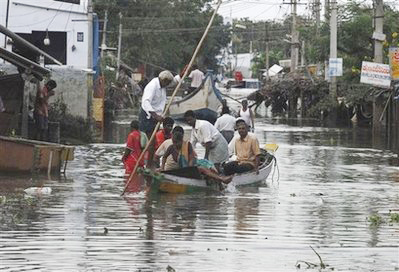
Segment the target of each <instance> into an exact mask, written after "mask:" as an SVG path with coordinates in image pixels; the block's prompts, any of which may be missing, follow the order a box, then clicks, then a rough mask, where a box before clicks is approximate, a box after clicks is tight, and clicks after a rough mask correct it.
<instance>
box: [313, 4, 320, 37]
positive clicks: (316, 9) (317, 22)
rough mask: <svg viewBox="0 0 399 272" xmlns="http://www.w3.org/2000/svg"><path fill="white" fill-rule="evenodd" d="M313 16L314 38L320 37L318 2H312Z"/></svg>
mask: <svg viewBox="0 0 399 272" xmlns="http://www.w3.org/2000/svg"><path fill="white" fill-rule="evenodd" d="M314 15H315V17H316V36H317V37H319V35H320V0H314Z"/></svg>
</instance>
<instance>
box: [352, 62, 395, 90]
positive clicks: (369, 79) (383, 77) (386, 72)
mask: <svg viewBox="0 0 399 272" xmlns="http://www.w3.org/2000/svg"><path fill="white" fill-rule="evenodd" d="M360 82H361V83H366V84H371V85H375V86H380V87H390V86H391V70H390V68H389V65H388V64H382V63H376V62H368V61H363V62H362V73H361V75H360Z"/></svg>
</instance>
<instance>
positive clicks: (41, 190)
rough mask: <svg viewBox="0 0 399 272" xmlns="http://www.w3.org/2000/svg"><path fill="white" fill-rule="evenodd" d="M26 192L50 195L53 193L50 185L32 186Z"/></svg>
mask: <svg viewBox="0 0 399 272" xmlns="http://www.w3.org/2000/svg"><path fill="white" fill-rule="evenodd" d="M24 192H25V193H26V194H28V195H49V194H51V188H50V187H30V188H26V189H25V190H24Z"/></svg>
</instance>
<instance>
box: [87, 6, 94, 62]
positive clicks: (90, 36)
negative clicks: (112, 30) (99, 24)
mask: <svg viewBox="0 0 399 272" xmlns="http://www.w3.org/2000/svg"><path fill="white" fill-rule="evenodd" d="M87 28H88V31H87V43H88V44H87V49H88V50H87V68H89V69H93V5H92V0H88V1H87Z"/></svg>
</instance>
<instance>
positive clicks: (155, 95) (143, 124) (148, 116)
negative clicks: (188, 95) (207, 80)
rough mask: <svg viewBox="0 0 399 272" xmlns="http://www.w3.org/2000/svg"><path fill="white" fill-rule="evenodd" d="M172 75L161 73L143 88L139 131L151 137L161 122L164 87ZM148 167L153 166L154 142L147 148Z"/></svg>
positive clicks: (164, 100) (166, 72)
mask: <svg viewBox="0 0 399 272" xmlns="http://www.w3.org/2000/svg"><path fill="white" fill-rule="evenodd" d="M172 81H173V74H172V73H171V72H169V71H162V72H161V73H160V74H159V76H158V77H155V78H153V79H152V80H151V81H150V82H149V83H148V84H147V86H146V87H145V89H144V92H143V97H142V99H141V109H140V114H139V122H140V131H143V132H145V133H146V134H147V136H148V138H149V139H150V138H151V135H152V133H153V131H154V129H155V127H156V125H157V123H158V122H162V121H163V117H162V112H163V110H164V108H165V104H166V87H167V86H168V85H169V84H170V83H172ZM148 153H149V158H148V165H147V166H148V167H152V166H153V157H154V141H151V143H150V145H149V148H148Z"/></svg>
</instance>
